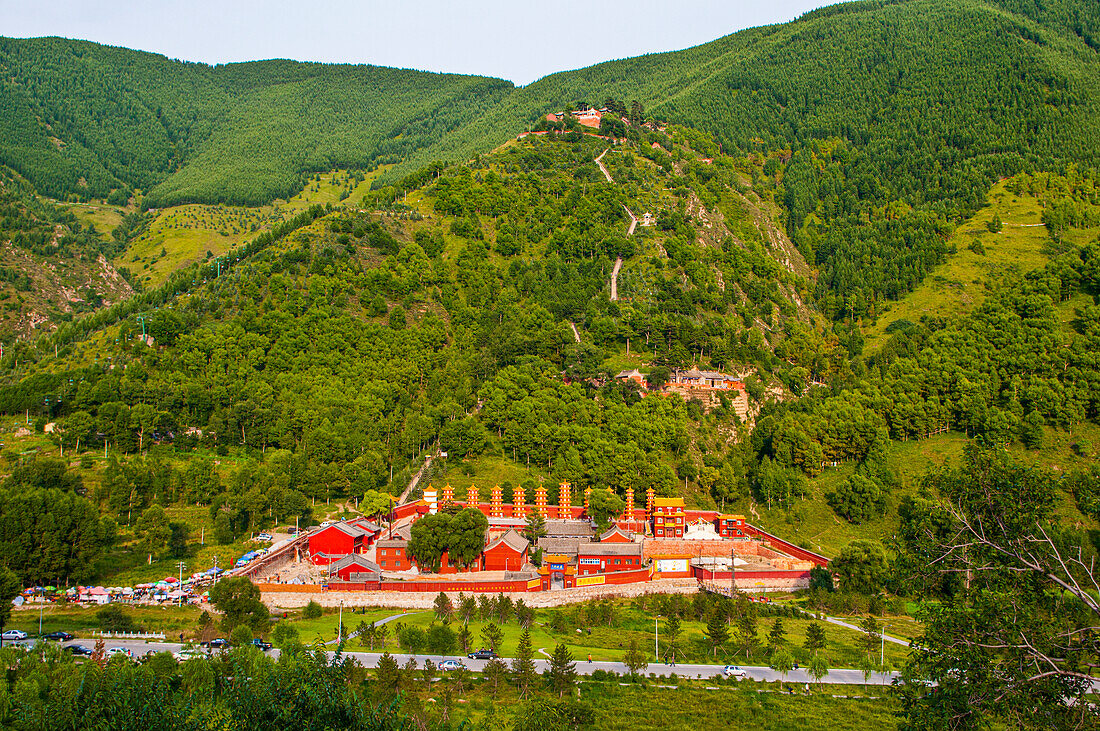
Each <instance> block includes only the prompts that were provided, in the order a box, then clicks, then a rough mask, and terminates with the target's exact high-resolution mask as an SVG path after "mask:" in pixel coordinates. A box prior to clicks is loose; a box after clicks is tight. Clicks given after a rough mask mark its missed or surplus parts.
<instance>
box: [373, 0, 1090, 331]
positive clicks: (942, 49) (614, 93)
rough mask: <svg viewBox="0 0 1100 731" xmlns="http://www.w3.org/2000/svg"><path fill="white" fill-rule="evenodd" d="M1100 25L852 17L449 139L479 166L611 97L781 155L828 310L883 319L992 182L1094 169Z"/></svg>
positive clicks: (596, 77)
mask: <svg viewBox="0 0 1100 731" xmlns="http://www.w3.org/2000/svg"><path fill="white" fill-rule="evenodd" d="M1044 23H1045V24H1046V25H1044ZM1098 27H1100V6H1098V5H1097V4H1095V3H1091V2H1085V1H1084V0H1059V1H1056V2H1049V3H1041V4H1037V3H1028V2H1003V3H998V2H986V1H982V0H964V1H963V2H958V1H956V0H952V1H951V2H946V1H945V0H910V1H909V2H865V3H849V4H845V5H840V6H835V7H831V8H826V9H824V10H822V11H819V12H815V13H809V14H807V15H806V16H804V17H803V18H801V19H799V20H797V21H794V22H792V23H788V24H784V25H778V26H771V27H767V28H757V29H752V30H748V31H744V32H741V33H736V34H734V35H731V36H727V37H725V38H721V39H719V40H717V41H714V42H712V43H708V44H705V45H702V46H698V47H696V48H691V49H687V50H684V51H677V52H673V53H664V54H654V55H648V56H641V57H638V58H632V59H626V60H622V61H612V62H608V63H604V64H599V65H596V66H592V67H590V68H586V69H581V70H578V71H570V72H566V73H562V74H555V75H553V76H549V77H547V78H545V79H542V80H540V81H538V82H536V83H534V84H532V85H530V86H528V87H525V88H523V89H517V90H516V91H515V92H514V93H512V94H511V95H509V97H508V98H507V99H506V100H505V101H504V102H503V104H502V105H501V107H500V108H499V109H494V110H493V111H492V112H491V113H490V114H489V115H487V116H486V117H484V118H482V119H480V120H478V121H476V122H474V123H472V124H471V125H470V126H469V127H467V128H465V129H463V130H460V131H458V132H457V133H456V134H454V135H451V136H450V137H449V138H448V139H447V140H446V141H445V142H444V145H445V146H446V147H445V151H446V152H454V153H456V154H461V153H471V152H473V151H474V150H475V149H477V146H478V144H479V143H480V144H484V140H486V139H496V138H499V137H503V136H504V135H505V134H507V133H512V132H515V131H517V130H518V129H520V126H521V125H520V123H519V122H518V120H523V121H530V120H532V119H534V114H532V113H533V112H541V111H545V110H547V109H557V108H560V107H561V106H562V105H564V104H568V103H570V102H571V101H572V100H574V99H583V100H587V101H588V102H590V103H593V104H600V103H602V102H603V100H604V99H605V98H606V97H609V96H610V97H612V98H617V99H621V100H625V101H626V102H627V103H629V101H630V100H638V101H640V102H641V103H642V104H643V105H644V106H645V108H646V109H647V110H648V111H649V112H650V113H651V114H652V115H653V116H655V117H657V118H660V119H665V120H670V121H675V122H681V123H684V124H687V125H689V126H692V127H694V128H697V129H700V130H704V131H707V132H709V133H711V134H713V135H714V136H715V137H716V138H717V139H718V140H719V141H720V142H721V143H722V144H723V147H724V149H726V150H727V151H730V150H741V151H746V152H747V151H751V150H755V149H761V148H763V149H766V150H770V151H778V152H782V153H783V157H784V160H785V162H786V164H785V165H784V166H783V167H782V169H781V171H780V174H781V183H782V185H783V198H784V203H785V205H786V208H787V209H788V221H787V227H788V233H789V234H790V236H791V238H792V239H793V240H794V241H795V243H796V244H797V245H798V246H799V248H800V249H801V250H802V252H803V254H804V255H805V256H806V258H807V259H808V260H809V261H810V262H811V263H812V264H816V265H818V266H819V267H820V269H821V277H820V278H819V279H818V291H817V294H818V297H819V300H820V304H821V307H822V308H823V309H824V310H825V311H826V312H827V313H828V314H829V315H831V316H833V317H836V318H844V317H850V318H860V317H867V316H872V317H873V316H874V315H875V314H876V313H877V312H878V311H880V310H881V309H882V307H881V304H876V303H881V302H883V301H890V300H896V299H898V298H899V297H901V296H902V295H904V294H905V293H906V292H908V291H910V290H911V289H912V288H913V287H915V286H916V285H918V284H919V283H920V282H921V281H922V280H923V278H924V276H925V275H926V273H927V272H928V270H929V269H930V268H931V267H933V266H935V265H936V264H938V263H940V262H942V261H943V258H944V256H945V254H946V251H947V248H946V246H945V239H946V237H947V235H948V233H949V232H950V230H951V229H952V228H953V227H954V226H955V225H956V224H957V223H958V222H960V221H961V220H963V219H965V218H966V217H968V216H969V215H971V214H972V213H973V212H974V211H975V210H977V209H978V208H980V207H981V206H982V205H983V203H984V197H985V194H986V191H987V190H988V189H989V187H990V185H991V184H992V183H993V182H994V181H995V180H997V179H998V178H1000V177H1004V176H1009V175H1013V174H1016V173H1019V172H1026V171H1031V170H1050V169H1058V168H1059V167H1061V166H1062V165H1064V164H1065V163H1066V162H1068V161H1077V162H1081V163H1084V164H1087V165H1092V164H1093V161H1094V160H1095V157H1096V154H1097V152H1098V151H1100V106H1098V105H1100V82H1098V79H1100V54H1098V53H1097V51H1096V50H1095V48H1094V46H1095V43H1094V42H1093V38H1094V36H1095V31H1096V29H1097V28H1098ZM437 152H438V150H436V149H432V150H426V151H423V152H422V153H420V154H419V155H417V156H414V157H413V158H412V159H411V160H410V161H409V162H408V163H406V167H415V166H416V165H418V164H421V163H423V162H426V161H427V160H428V159H429V158H428V157H427V156H428V155H432V154H436V153H437ZM401 169H402V168H401V167H400V166H399V167H398V168H397V169H396V170H395V171H394V174H396V173H397V172H399V171H400V170H401Z"/></svg>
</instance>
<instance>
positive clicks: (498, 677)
mask: <svg viewBox="0 0 1100 731" xmlns="http://www.w3.org/2000/svg"><path fill="white" fill-rule="evenodd" d="M513 663H515V660H513ZM481 672H482V674H483V675H484V676H485V680H486V681H488V683H489V692H490V693H492V694H493V698H496V696H497V693H498V692H499V691H500V686H501V685H502V684H503V683H504V680H505V678H507V676H508V666H507V665H505V664H504V661H503V660H501V659H500V658H498V657H494V658H492V659H491V660H489V662H487V663H485V669H484V670H482V671H481ZM534 675H535V670H534V663H531V671H530V676H531V678H533V677H534ZM526 687H527V688H530V687H531V680H530V679H529V680H528V681H527V685H526ZM520 697H525V696H523V695H522V690H521V696H520Z"/></svg>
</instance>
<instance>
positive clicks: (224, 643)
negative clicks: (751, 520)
mask: <svg viewBox="0 0 1100 731" xmlns="http://www.w3.org/2000/svg"><path fill="white" fill-rule="evenodd" d="M199 645H201V646H202V647H209V648H210V649H211V650H220V649H222V648H225V647H229V640H227V639H225V638H224V637H219V638H218V639H216V640H210V641H209V642H200V643H199Z"/></svg>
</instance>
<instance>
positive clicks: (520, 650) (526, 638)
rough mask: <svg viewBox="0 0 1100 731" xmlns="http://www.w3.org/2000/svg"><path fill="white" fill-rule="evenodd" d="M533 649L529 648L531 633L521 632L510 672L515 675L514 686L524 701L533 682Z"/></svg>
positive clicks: (527, 631)
mask: <svg viewBox="0 0 1100 731" xmlns="http://www.w3.org/2000/svg"><path fill="white" fill-rule="evenodd" d="M533 655H534V648H533V647H532V646H531V632H530V631H529V630H523V634H522V635H520V636H519V646H517V647H516V657H515V659H514V660H512V672H513V673H515V674H516V686H517V688H518V690H519V697H520V698H522V699H526V698H527V696H528V694H529V693H530V692H531V685H532V684H533V683H534V682H535V661H534V660H533V659H532V657H533Z"/></svg>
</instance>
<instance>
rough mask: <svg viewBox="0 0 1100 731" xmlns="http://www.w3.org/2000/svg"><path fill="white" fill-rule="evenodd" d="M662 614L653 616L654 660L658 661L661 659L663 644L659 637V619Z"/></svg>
mask: <svg viewBox="0 0 1100 731" xmlns="http://www.w3.org/2000/svg"><path fill="white" fill-rule="evenodd" d="M660 616H661V615H659V614H658V615H657V616H656V617H654V618H653V662H654V663H658V662H660V661H661V645H660V640H659V639H658V637H657V619H658V618H659V617H660Z"/></svg>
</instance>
